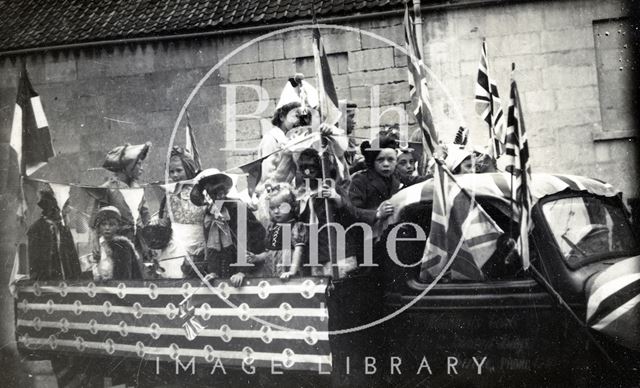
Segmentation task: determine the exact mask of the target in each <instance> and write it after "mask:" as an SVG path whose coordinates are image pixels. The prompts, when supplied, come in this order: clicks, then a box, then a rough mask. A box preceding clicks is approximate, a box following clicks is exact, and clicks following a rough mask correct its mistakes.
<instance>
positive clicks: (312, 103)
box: [276, 73, 318, 109]
mask: <svg viewBox="0 0 640 388" xmlns="http://www.w3.org/2000/svg"><path fill="white" fill-rule="evenodd" d="M292 102H297V103H300V104H303V103H304V105H307V106H309V107H311V108H315V107H317V106H318V91H317V90H316V88H314V87H313V86H312V85H311V84H310V83H308V82H307V81H305V80H304V75H303V74H301V73H297V74H296V75H295V76H293V77H292V78H289V80H288V81H287V83H286V84H285V85H284V88H282V93H280V100H278V104H277V105H276V109H279V108H282V107H283V106H285V105H287V104H290V103H292Z"/></svg>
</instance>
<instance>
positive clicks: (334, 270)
mask: <svg viewBox="0 0 640 388" xmlns="http://www.w3.org/2000/svg"><path fill="white" fill-rule="evenodd" d="M311 12H312V15H313V24H314V25H315V26H316V27H315V28H316V29H317V28H318V20H317V19H316V7H315V5H314V3H313V2H312V3H311ZM318 32H319V30H318ZM313 44H314V46H315V45H316V42H314V43H313ZM317 48H318V49H319V48H320V36H318V42H317ZM315 50H316V49H314V51H315ZM318 54H319V53H318ZM318 56H319V55H318ZM314 60H315V61H319V60H320V58H316V55H314ZM316 66H320V64H319V63H316ZM316 69H318V67H316ZM316 73H317V74H316V90H317V91H318V102H319V105H320V123H322V121H323V117H322V116H325V117H326V114H327V113H328V112H322V109H323V108H326V107H327V106H328V105H327V104H326V103H325V102H326V101H325V100H326V97H327V96H326V93H325V90H324V80H323V79H322V71H316ZM325 142H326V140H325V139H324V137H323V136H321V137H320V147H321V150H320V165H321V168H322V186H324V183H325V181H326V179H327V169H326V168H325V152H324V143H325ZM318 192H319V193H321V192H322V187H319V191H318ZM309 200H312V199H309ZM329 206H330V202H329V198H326V197H325V198H324V211H325V222H326V223H330V222H331V217H330V215H331V213H330V212H329ZM326 226H327V243H328V245H329V249H328V251H329V262H330V263H331V275H332V276H333V278H334V279H336V280H337V279H338V278H339V275H340V272H339V270H338V263H337V259H336V258H334V256H333V250H332V249H333V241H331V240H332V239H331V228H330V227H329V226H328V225H326ZM336 251H337V250H336Z"/></svg>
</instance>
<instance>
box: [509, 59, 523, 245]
mask: <svg viewBox="0 0 640 388" xmlns="http://www.w3.org/2000/svg"><path fill="white" fill-rule="evenodd" d="M515 71H516V64H515V62H512V63H511V80H512V82H513V78H514V77H513V76H514V73H515ZM508 109H509V108H507V113H508ZM518 114H520V111H519V110H518ZM507 125H508V123H507ZM518 125H520V117H518ZM514 173H515V166H514V167H512V169H511V172H510V175H511V183H510V184H509V199H510V200H511V201H510V202H511V217H509V237H512V236H513V222H514V221H513V218H514V217H515V206H516V204H515V203H514V201H515V198H514V192H513V175H514Z"/></svg>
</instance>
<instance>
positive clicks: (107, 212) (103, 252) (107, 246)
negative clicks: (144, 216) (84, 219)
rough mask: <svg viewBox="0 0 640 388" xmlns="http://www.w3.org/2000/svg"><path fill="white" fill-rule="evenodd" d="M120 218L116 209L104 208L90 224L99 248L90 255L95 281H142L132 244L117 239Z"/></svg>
mask: <svg viewBox="0 0 640 388" xmlns="http://www.w3.org/2000/svg"><path fill="white" fill-rule="evenodd" d="M120 222H121V216H120V211H119V210H118V208H116V207H115V206H105V207H103V208H100V209H99V210H98V212H97V213H96V216H95V220H94V223H93V226H94V229H95V231H96V233H97V234H98V244H99V248H98V250H97V251H94V253H93V261H94V262H95V266H94V267H93V270H92V271H93V278H94V279H95V280H110V279H115V280H131V279H142V270H141V266H140V261H139V258H138V254H137V253H136V249H135V247H134V246H133V243H132V242H131V240H129V239H128V238H127V237H125V236H121V235H119V232H120Z"/></svg>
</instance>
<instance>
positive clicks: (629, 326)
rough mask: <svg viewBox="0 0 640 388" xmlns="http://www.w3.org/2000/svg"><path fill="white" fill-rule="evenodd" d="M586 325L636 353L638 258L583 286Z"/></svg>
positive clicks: (638, 345) (639, 315)
mask: <svg viewBox="0 0 640 388" xmlns="http://www.w3.org/2000/svg"><path fill="white" fill-rule="evenodd" d="M587 293H588V302H587V324H588V325H589V326H590V327H591V328H593V329H595V330H598V331H600V332H602V333H604V334H606V335H608V336H609V337H610V338H612V339H613V340H615V341H617V342H618V343H620V344H622V345H624V346H626V347H629V348H631V349H636V350H640V256H636V257H631V258H628V259H625V260H623V261H620V262H618V263H616V264H614V265H613V266H611V267H609V268H607V269H606V270H605V271H603V272H602V273H600V274H599V275H597V277H596V278H595V280H594V281H593V282H591V283H590V284H588V286H587Z"/></svg>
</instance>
